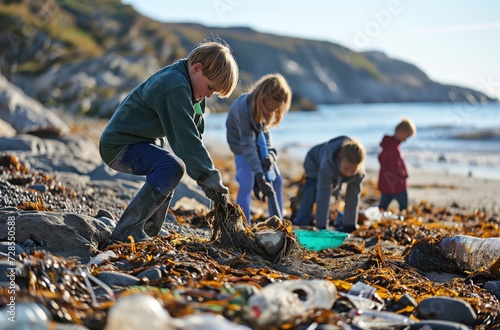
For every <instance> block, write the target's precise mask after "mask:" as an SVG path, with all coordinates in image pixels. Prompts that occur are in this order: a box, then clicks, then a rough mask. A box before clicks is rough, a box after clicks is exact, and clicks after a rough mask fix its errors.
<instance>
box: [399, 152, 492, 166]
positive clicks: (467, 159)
mask: <svg viewBox="0 0 500 330" xmlns="http://www.w3.org/2000/svg"><path fill="white" fill-rule="evenodd" d="M405 159H406V161H407V162H409V163H412V164H414V165H418V164H420V163H427V162H433V163H445V164H450V165H467V166H472V167H475V166H480V167H492V168H500V154H485V153H475V152H453V151H446V152H443V151H428V150H425V151H424V150H407V151H405Z"/></svg>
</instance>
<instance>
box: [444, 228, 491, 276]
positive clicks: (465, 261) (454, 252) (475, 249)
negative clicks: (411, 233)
mask: <svg viewBox="0 0 500 330" xmlns="http://www.w3.org/2000/svg"><path fill="white" fill-rule="evenodd" d="M439 248H440V250H441V251H442V253H443V254H444V255H445V256H446V257H447V258H452V259H455V260H456V262H457V264H458V265H459V266H460V267H462V268H463V269H465V270H470V271H476V270H479V268H481V267H488V268H489V267H490V266H491V265H492V264H493V262H495V261H497V260H498V259H499V258H500V237H490V238H478V237H473V236H467V235H456V236H453V237H445V238H443V239H442V240H441V242H439ZM493 272H496V273H498V269H496V270H494V271H493Z"/></svg>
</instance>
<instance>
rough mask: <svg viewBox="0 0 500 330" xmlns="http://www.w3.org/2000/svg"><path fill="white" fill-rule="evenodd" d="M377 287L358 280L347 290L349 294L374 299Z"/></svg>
mask: <svg viewBox="0 0 500 330" xmlns="http://www.w3.org/2000/svg"><path fill="white" fill-rule="evenodd" d="M376 291H377V289H375V288H374V287H373V286H371V285H368V284H366V283H363V282H356V283H354V285H353V286H352V287H351V289H350V290H349V291H348V292H347V294H351V295H354V296H358V297H363V298H367V299H372V298H373V295H374V294H375V292H376Z"/></svg>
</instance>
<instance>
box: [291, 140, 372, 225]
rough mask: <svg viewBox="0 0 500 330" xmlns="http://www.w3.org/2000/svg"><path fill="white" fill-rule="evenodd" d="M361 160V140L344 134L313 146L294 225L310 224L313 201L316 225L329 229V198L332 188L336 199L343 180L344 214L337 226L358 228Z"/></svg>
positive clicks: (305, 165)
mask: <svg viewBox="0 0 500 330" xmlns="http://www.w3.org/2000/svg"><path fill="white" fill-rule="evenodd" d="M364 159H365V150H364V148H363V146H362V145H361V143H359V142H358V141H356V140H354V139H351V138H349V137H347V136H339V137H336V138H334V139H332V140H330V141H328V142H325V143H321V144H318V145H316V146H314V147H312V148H311V149H310V150H309V152H308V153H307V155H306V159H305V161H304V170H305V176H306V182H305V184H304V186H303V188H302V189H303V190H302V199H301V202H300V207H299V210H298V213H297V217H296V218H295V220H294V225H297V226H308V225H310V224H311V221H312V218H313V217H312V216H313V215H312V210H313V206H314V203H316V227H317V228H319V229H328V222H329V215H330V197H331V196H332V193H333V192H334V191H335V195H336V198H337V200H338V198H339V194H340V189H341V187H342V183H346V184H347V190H346V195H345V208H344V216H343V219H342V223H341V224H339V226H338V227H337V228H336V229H337V230H339V231H344V232H352V231H354V230H355V229H356V228H357V221H358V201H359V194H360V192H361V182H362V180H363V178H364V172H363V169H362V164H363V162H364Z"/></svg>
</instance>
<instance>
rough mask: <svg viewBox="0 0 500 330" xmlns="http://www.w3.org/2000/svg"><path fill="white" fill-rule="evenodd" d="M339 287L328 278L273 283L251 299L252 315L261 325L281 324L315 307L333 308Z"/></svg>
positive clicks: (249, 301)
mask: <svg viewBox="0 0 500 330" xmlns="http://www.w3.org/2000/svg"><path fill="white" fill-rule="evenodd" d="M336 299H337V288H336V287H335V285H334V284H333V283H331V282H329V281H326V280H296V281H284V282H278V283H272V284H269V285H267V286H265V287H264V288H263V289H262V290H261V291H260V292H258V293H256V294H255V295H253V296H251V297H250V299H249V300H248V305H249V306H250V313H251V316H252V317H253V318H254V319H255V320H257V322H258V323H259V324H281V323H283V322H286V321H289V320H290V319H292V318H293V317H296V316H299V315H302V314H303V313H304V312H306V311H307V310H309V309H311V308H323V309H331V308H332V306H333V304H334V303H335V300H336Z"/></svg>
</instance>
